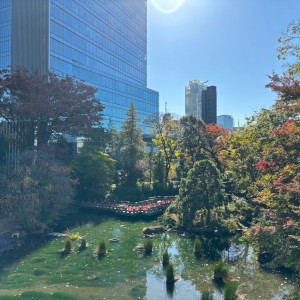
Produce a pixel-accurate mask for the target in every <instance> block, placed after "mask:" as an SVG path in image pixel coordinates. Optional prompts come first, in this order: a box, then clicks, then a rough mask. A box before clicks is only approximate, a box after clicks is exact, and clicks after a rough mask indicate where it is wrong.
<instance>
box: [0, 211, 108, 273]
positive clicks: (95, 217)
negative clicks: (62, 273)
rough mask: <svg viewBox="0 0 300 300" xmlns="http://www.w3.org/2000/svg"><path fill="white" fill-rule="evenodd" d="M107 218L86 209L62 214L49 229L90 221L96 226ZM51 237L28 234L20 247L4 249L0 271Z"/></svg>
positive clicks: (54, 229) (81, 224)
mask: <svg viewBox="0 0 300 300" xmlns="http://www.w3.org/2000/svg"><path fill="white" fill-rule="evenodd" d="M108 218H111V215H106V214H99V213H91V212H87V211H83V212H80V213H72V214H69V215H66V216H63V217H62V218H61V220H59V221H58V222H57V224H56V225H55V226H53V227H52V228H51V231H53V232H64V231H66V230H73V229H74V228H77V227H81V226H84V225H86V224H87V223H91V224H92V225H94V226H96V225H99V224H101V223H102V222H104V221H105V220H107V219H108ZM52 239H53V238H51V237H48V236H47V234H39V235H28V236H27V237H26V239H25V240H24V241H25V244H24V245H22V247H18V248H15V249H13V250H10V251H6V252H4V253H2V254H1V255H0V272H1V271H2V270H3V269H5V268H8V267H9V266H10V265H12V264H13V263H15V262H16V261H18V260H22V259H23V258H25V257H26V256H28V255H29V254H31V253H32V252H34V251H37V250H39V249H40V248H42V247H43V246H45V245H46V244H47V243H49V241H51V240H52ZM61 256H62V257H65V256H66V254H65V253H63V252H62V253H61Z"/></svg>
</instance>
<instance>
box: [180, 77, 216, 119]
mask: <svg viewBox="0 0 300 300" xmlns="http://www.w3.org/2000/svg"><path fill="white" fill-rule="evenodd" d="M185 114H186V115H194V116H197V117H198V118H200V119H201V120H203V121H204V122H205V123H206V124H212V123H213V124H216V123H217V88H216V87H215V86H207V85H206V84H205V83H201V82H200V81H199V80H190V82H189V85H188V86H187V87H185Z"/></svg>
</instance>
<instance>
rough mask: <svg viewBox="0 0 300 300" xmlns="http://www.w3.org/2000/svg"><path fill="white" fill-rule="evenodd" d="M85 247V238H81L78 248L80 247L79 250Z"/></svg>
mask: <svg viewBox="0 0 300 300" xmlns="http://www.w3.org/2000/svg"><path fill="white" fill-rule="evenodd" d="M85 248H86V239H85V238H82V240H81V244H80V247H79V249H80V250H83V249H85Z"/></svg>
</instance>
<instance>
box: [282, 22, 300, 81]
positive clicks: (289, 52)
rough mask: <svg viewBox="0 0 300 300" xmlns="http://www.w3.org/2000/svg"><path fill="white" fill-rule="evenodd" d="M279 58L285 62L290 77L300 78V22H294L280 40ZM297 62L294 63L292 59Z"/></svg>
mask: <svg viewBox="0 0 300 300" xmlns="http://www.w3.org/2000/svg"><path fill="white" fill-rule="evenodd" d="M278 42H279V43H280V46H279V47H278V48H277V58H278V59H279V60H283V61H285V64H284V66H285V67H286V68H287V71H288V75H291V76H295V77H299V76H300V21H297V22H295V21H293V22H292V23H291V24H289V26H288V27H287V30H286V32H285V33H284V34H282V36H281V37H280V38H279V39H278ZM293 58H294V59H295V61H292V59H293Z"/></svg>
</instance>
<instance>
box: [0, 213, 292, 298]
mask: <svg viewBox="0 0 300 300" xmlns="http://www.w3.org/2000/svg"><path fill="white" fill-rule="evenodd" d="M76 220H77V222H78V224H79V226H78V227H76V228H72V230H70V232H71V233H76V232H80V235H83V236H85V237H86V239H87V241H88V243H89V247H88V248H87V249H86V250H83V251H78V247H79V244H80V243H79V242H74V243H73V252H72V253H70V254H69V255H65V256H63V255H61V254H60V253H59V250H61V249H63V247H64V242H65V240H64V239H54V240H48V241H47V242H45V243H42V244H41V245H39V247H37V249H36V250H34V251H32V250H31V251H30V252H29V253H28V254H26V255H24V256H23V257H22V255H21V253H19V252H18V253H19V254H18V255H19V258H18V257H16V255H14V256H13V253H12V254H11V255H12V256H13V260H14V262H13V263H12V262H11V261H12V260H11V261H9V256H6V257H4V258H2V261H1V259H0V266H1V264H2V266H3V265H5V268H2V270H1V275H0V299H16V298H20V299H22V298H23V299H109V300H114V299H118V300H120V299H122V300H126V299H151V300H152V299H153V300H154V299H157V300H161V299H171V298H173V299H186V300H187V299H189V300H193V299H201V293H202V292H204V291H210V292H212V293H213V294H214V299H223V288H222V287H218V286H216V285H215V284H214V282H213V281H212V273H213V271H212V270H213V264H214V262H213V261H209V260H207V259H204V258H203V259H197V258H195V256H194V255H193V241H191V240H190V239H188V238H183V237H180V236H178V235H177V234H162V235H157V237H156V238H155V239H154V240H153V242H154V251H153V254H152V255H150V256H145V255H144V254H143V253H142V252H139V251H136V248H137V247H138V246H139V245H140V244H142V243H143V241H144V236H143V234H142V229H143V228H144V227H146V226H149V225H150V224H152V223H153V222H152V223H151V222H142V221H137V222H127V221H121V220H116V219H114V218H107V219H103V218H102V219H101V217H100V216H96V215H86V216H85V217H84V218H83V217H78V218H76ZM70 226H71V223H70ZM112 237H116V238H118V239H120V242H119V243H110V242H109V241H108V240H109V239H110V238H112ZM101 240H104V241H106V245H107V250H108V254H107V255H106V256H105V257H103V258H102V259H101V260H99V261H96V260H95V258H94V255H93V254H94V251H95V250H96V248H97V246H98V245H99V242H100V241H101ZM166 249H168V251H169V253H170V255H171V261H172V263H173V264H174V267H175V272H176V276H177V278H178V279H179V281H178V282H177V283H176V284H175V289H174V291H173V292H170V291H167V290H166V284H165V272H164V269H163V268H162V266H161V257H162V253H163V252H164V251H165V250H166ZM18 255H17V256H18ZM225 256H226V255H225ZM4 259H5V261H3V260H4ZM8 262H9V263H8ZM230 273H231V275H232V276H233V277H234V278H236V279H237V280H239V282H240V287H239V290H238V293H239V294H240V295H243V297H244V299H251V300H256V299H282V297H283V295H284V294H287V293H289V291H291V290H293V289H295V287H296V278H293V277H292V276H290V277H287V276H284V275H281V274H276V273H271V272H266V271H265V270H263V269H261V268H260V267H259V265H258V264H257V262H256V260H255V256H254V254H253V252H252V249H251V248H248V247H245V249H244V251H243V254H242V255H241V257H240V258H239V259H237V260H236V261H235V262H231V263H230Z"/></svg>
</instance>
